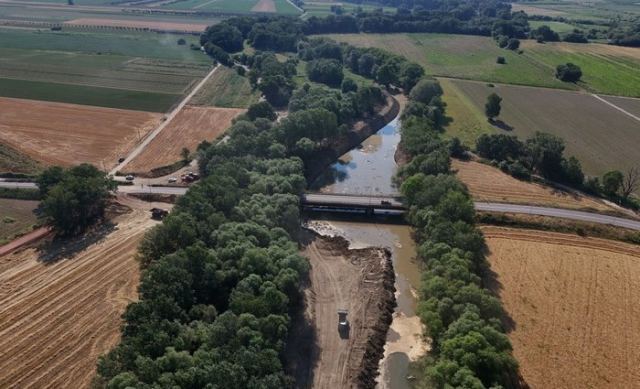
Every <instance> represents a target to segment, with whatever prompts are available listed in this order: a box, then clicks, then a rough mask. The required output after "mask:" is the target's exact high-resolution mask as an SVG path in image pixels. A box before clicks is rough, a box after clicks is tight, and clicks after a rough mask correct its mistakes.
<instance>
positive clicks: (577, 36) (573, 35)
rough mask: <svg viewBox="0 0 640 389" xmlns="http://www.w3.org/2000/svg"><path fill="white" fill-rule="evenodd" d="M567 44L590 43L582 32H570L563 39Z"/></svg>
mask: <svg viewBox="0 0 640 389" xmlns="http://www.w3.org/2000/svg"><path fill="white" fill-rule="evenodd" d="M562 40H563V41H565V42H571V43H589V40H588V39H587V38H586V37H585V36H584V34H583V33H582V32H581V31H574V32H570V33H568V34H567V35H565V36H564V38H563V39H562Z"/></svg>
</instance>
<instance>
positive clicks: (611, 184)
mask: <svg viewBox="0 0 640 389" xmlns="http://www.w3.org/2000/svg"><path fill="white" fill-rule="evenodd" d="M623 181H624V175H623V174H622V172H621V171H619V170H612V171H609V172H606V173H605V174H604V175H603V176H602V191H603V192H604V194H606V195H607V196H617V195H618V192H619V191H620V188H621V187H622V182H623Z"/></svg>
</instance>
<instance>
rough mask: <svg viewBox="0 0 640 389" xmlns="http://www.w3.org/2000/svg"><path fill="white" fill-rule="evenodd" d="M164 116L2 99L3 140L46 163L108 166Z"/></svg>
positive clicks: (0, 124)
mask: <svg viewBox="0 0 640 389" xmlns="http://www.w3.org/2000/svg"><path fill="white" fill-rule="evenodd" d="M160 116H161V115H160V114H157V113H150V112H142V111H131V110H124V109H115V108H102V107H93V106H87V105H76V104H65V103H53V102H47V101H35V100H22V99H11V98H0V142H1V143H5V144H7V145H9V146H10V147H12V148H14V149H16V150H18V151H20V152H22V153H24V154H26V155H28V156H30V157H31V158H33V159H35V160H37V161H40V162H43V163H45V164H48V165H64V166H69V165H76V164H79V163H82V162H87V163H92V164H94V165H96V166H97V167H98V168H101V169H105V170H107V169H110V168H111V167H113V166H115V165H116V164H117V163H118V158H120V157H123V156H126V154H127V153H128V152H129V150H131V149H132V148H133V147H134V145H135V144H136V143H137V142H138V141H139V137H140V138H143V137H144V136H145V135H146V134H147V133H148V132H149V131H151V129H153V128H154V127H155V126H156V125H157V124H158V122H159V120H160Z"/></svg>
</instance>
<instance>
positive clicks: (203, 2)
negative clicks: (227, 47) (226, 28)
mask: <svg viewBox="0 0 640 389" xmlns="http://www.w3.org/2000/svg"><path fill="white" fill-rule="evenodd" d="M257 3H258V0H184V1H178V2H175V3H170V4H166V5H163V6H162V8H168V9H180V10H196V11H212V12H229V13H251V12H256V11H255V9H253V7H254V6H255V5H256V4H257ZM273 3H274V8H275V10H273V11H272V12H276V13H279V14H290V15H296V14H300V11H299V10H298V9H296V8H295V7H294V6H293V5H291V4H290V3H289V2H287V1H286V0H274V1H273Z"/></svg>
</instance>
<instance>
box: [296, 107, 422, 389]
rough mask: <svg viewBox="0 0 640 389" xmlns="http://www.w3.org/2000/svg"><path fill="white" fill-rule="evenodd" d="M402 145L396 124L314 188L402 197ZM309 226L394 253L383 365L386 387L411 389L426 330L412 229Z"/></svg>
mask: <svg viewBox="0 0 640 389" xmlns="http://www.w3.org/2000/svg"><path fill="white" fill-rule="evenodd" d="M399 142H400V134H399V121H398V119H397V118H396V119H394V120H393V121H391V122H390V123H389V124H387V125H386V126H385V127H384V128H382V129H381V130H380V131H378V132H377V133H376V134H375V135H373V136H371V137H370V138H368V139H367V140H366V141H365V142H363V143H362V145H360V147H358V148H357V149H354V150H352V151H350V152H348V153H346V154H344V155H343V156H341V157H340V159H339V161H338V162H337V163H335V164H333V165H332V166H331V167H330V168H329V169H327V173H326V174H325V175H324V176H322V177H320V178H319V179H318V180H316V182H314V184H313V185H312V188H313V189H315V190H320V191H322V192H325V193H343V194H366V195H391V194H395V193H396V192H397V190H396V188H395V187H394V186H393V184H392V178H393V176H394V175H395V173H396V170H397V166H396V163H395V161H394V154H395V151H396V148H397V146H398V143H399ZM309 224H310V227H311V228H313V229H315V230H316V231H318V232H320V233H322V234H327V235H339V236H343V237H345V238H346V239H347V240H349V241H350V242H351V247H352V248H362V247H371V246H376V247H387V248H389V249H390V250H391V252H392V254H393V257H392V258H393V266H394V270H395V273H396V283H395V286H396V300H397V303H398V306H397V308H396V310H395V312H394V318H393V323H392V324H391V328H390V329H389V332H388V333H387V343H386V345H385V355H384V358H383V360H382V361H381V365H380V373H381V377H380V379H379V387H381V388H393V389H397V388H400V389H402V388H408V387H409V385H408V382H407V379H406V377H407V369H408V365H409V361H410V360H415V359H416V358H417V357H418V356H420V355H422V354H424V352H426V347H427V346H426V344H425V343H424V342H422V340H421V338H420V335H421V333H422V325H421V324H420V320H419V318H418V317H417V316H416V313H415V311H416V289H417V287H418V285H419V282H420V269H419V267H418V266H417V264H416V263H415V261H414V260H415V256H416V248H415V243H414V241H413V239H412V237H411V230H410V228H409V226H407V225H398V224H391V223H385V222H384V221H382V220H377V221H374V220H369V221H367V222H351V221H334V220H331V221H329V220H320V219H315V220H311V221H310V222H309Z"/></svg>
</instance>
